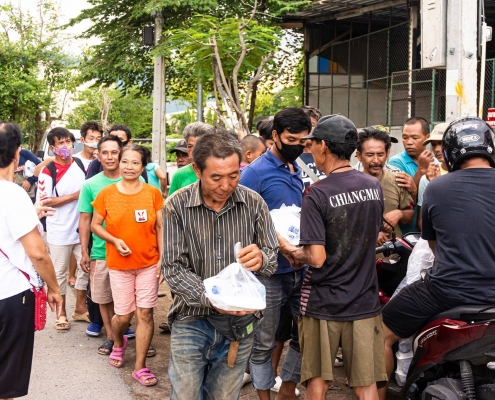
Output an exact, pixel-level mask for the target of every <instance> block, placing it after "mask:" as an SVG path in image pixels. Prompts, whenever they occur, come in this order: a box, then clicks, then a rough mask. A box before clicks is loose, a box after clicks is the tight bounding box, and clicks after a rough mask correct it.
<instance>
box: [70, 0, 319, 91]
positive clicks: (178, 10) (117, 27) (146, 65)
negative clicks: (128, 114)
mask: <svg viewBox="0 0 495 400" xmlns="http://www.w3.org/2000/svg"><path fill="white" fill-rule="evenodd" d="M88 3H89V4H91V5H92V7H91V8H88V9H85V10H82V12H81V14H80V15H79V16H78V17H77V18H74V19H73V20H71V21H70V25H75V24H77V23H79V22H81V21H84V20H86V19H88V20H90V21H91V22H92V26H91V27H90V28H89V29H88V30H87V31H85V32H84V34H83V35H82V37H83V38H90V37H94V36H96V37H98V38H100V39H101V43H100V44H98V45H96V46H93V47H92V48H91V49H89V50H88V51H87V52H85V54H84V55H83V60H82V63H81V69H82V77H83V79H85V80H86V81H92V80H94V82H95V86H100V85H101V84H104V85H106V86H111V85H113V84H117V85H118V87H119V88H122V89H123V90H127V89H129V88H131V87H139V88H140V90H141V92H143V93H146V94H151V92H152V88H153V54H152V51H153V48H152V47H146V46H144V45H143V41H142V30H143V28H144V27H145V26H151V25H152V24H153V21H152V19H151V16H150V15H151V13H152V12H153V11H154V10H161V12H162V14H163V16H164V21H165V23H164V29H165V30H173V29H176V28H181V27H184V26H185V25H187V23H188V22H190V20H191V18H194V16H195V15H197V14H198V13H199V14H204V15H209V16H212V17H216V18H218V19H220V20H222V19H225V18H238V19H239V18H240V17H242V16H248V15H249V13H250V10H251V9H252V4H253V0H245V1H232V0H126V1H121V0H88ZM310 4H311V1H310V0H291V1H285V0H266V1H263V3H262V5H261V6H260V7H259V8H258V12H257V13H256V16H255V20H256V21H257V22H259V23H260V24H265V25H271V24H272V23H274V22H276V21H277V18H278V17H279V16H281V15H282V14H284V13H287V12H293V11H296V10H298V9H300V8H302V7H304V6H309V5H310ZM166 61H167V63H166V75H167V76H166V79H167V87H168V88H169V89H170V90H171V91H169V92H168V93H167V95H171V96H172V97H174V98H186V99H188V100H190V99H191V97H192V96H194V95H193V94H194V93H195V92H196V85H197V82H194V81H192V80H188V81H187V84H182V85H181V86H180V78H184V76H181V72H182V71H181V70H177V69H175V68H174V67H173V65H171V62H170V61H171V60H170V59H169V58H168V59H167V60H166Z"/></svg>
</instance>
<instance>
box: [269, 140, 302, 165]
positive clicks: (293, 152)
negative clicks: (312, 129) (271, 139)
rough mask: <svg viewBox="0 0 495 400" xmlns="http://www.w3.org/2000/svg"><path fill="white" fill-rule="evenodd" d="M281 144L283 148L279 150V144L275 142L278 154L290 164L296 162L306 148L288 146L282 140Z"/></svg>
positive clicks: (294, 145)
mask: <svg viewBox="0 0 495 400" xmlns="http://www.w3.org/2000/svg"><path fill="white" fill-rule="evenodd" d="M280 144H281V145H282V147H281V148H279V147H278V145H277V142H275V146H276V147H277V150H278V152H279V153H280V155H281V156H282V157H283V158H285V159H286V160H287V161H289V162H290V163H293V162H294V161H296V160H297V157H299V156H300V155H301V154H302V153H303V151H304V146H303V145H302V144H286V143H284V142H282V140H280Z"/></svg>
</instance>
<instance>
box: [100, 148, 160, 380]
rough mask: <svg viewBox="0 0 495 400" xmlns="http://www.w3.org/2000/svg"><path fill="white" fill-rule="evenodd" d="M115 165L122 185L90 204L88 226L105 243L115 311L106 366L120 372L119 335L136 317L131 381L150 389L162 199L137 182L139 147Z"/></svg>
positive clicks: (142, 159) (141, 164)
mask: <svg viewBox="0 0 495 400" xmlns="http://www.w3.org/2000/svg"><path fill="white" fill-rule="evenodd" d="M119 161H120V173H121V175H122V178H123V179H122V180H121V181H120V182H118V183H116V184H114V185H110V186H107V187H105V188H104V189H102V191H101V192H100V193H99V194H98V196H97V197H96V199H95V201H94V202H93V203H92V205H93V207H94V212H93V220H92V222H91V230H92V231H93V232H94V233H95V234H96V235H97V236H98V237H100V238H101V239H103V240H105V241H106V242H107V246H106V247H107V266H108V269H109V274H110V286H111V288H112V297H113V301H114V307H115V315H114V317H113V318H112V328H113V333H114V347H113V350H112V353H111V354H110V359H109V362H110V365H112V366H113V367H116V368H120V367H122V366H123V364H124V355H125V350H126V347H127V338H125V337H124V336H123V335H124V332H125V330H126V329H127V328H128V326H129V322H130V321H131V318H132V317H133V315H134V311H136V319H137V327H136V363H135V366H134V372H133V373H132V377H133V378H134V379H136V380H137V381H138V382H139V383H140V384H142V385H144V386H153V385H156V383H157V380H156V377H155V375H153V374H152V373H151V371H150V370H149V369H148V368H146V354H147V351H148V347H149V345H150V343H151V338H152V337H153V307H155V306H156V305H157V304H158V283H159V279H160V260H161V254H162V206H163V198H162V194H161V192H160V191H159V190H158V189H157V188H155V187H154V186H152V185H148V184H147V183H144V182H141V181H140V180H139V177H140V176H141V174H142V173H143V170H144V168H145V167H146V164H147V161H146V154H145V151H144V149H143V148H142V147H141V146H136V145H129V146H127V147H124V149H123V150H122V151H121V152H120V155H119ZM103 222H105V226H106V229H105V228H103V226H102V225H103Z"/></svg>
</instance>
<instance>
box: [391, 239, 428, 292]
mask: <svg viewBox="0 0 495 400" xmlns="http://www.w3.org/2000/svg"><path fill="white" fill-rule="evenodd" d="M434 260H435V256H434V254H433V252H432V251H431V249H430V246H429V245H428V241H427V240H424V239H421V238H420V239H419V240H418V242H417V243H416V245H415V246H414V249H413V251H412V253H411V255H410V256H409V261H408V263H407V273H406V276H405V277H404V279H403V280H402V282H401V283H400V284H399V286H398V287H397V289H396V290H395V292H394V296H395V295H396V294H397V293H399V292H400V291H401V290H402V289H403V288H404V287H406V286H407V285H410V284H411V283H413V282H416V281H417V280H419V279H420V278H421V271H426V270H427V269H430V268H431V267H432V265H433V261H434ZM392 297H393V296H392Z"/></svg>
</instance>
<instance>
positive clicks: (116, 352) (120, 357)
mask: <svg viewBox="0 0 495 400" xmlns="http://www.w3.org/2000/svg"><path fill="white" fill-rule="evenodd" d="M126 348H127V338H126V337H125V336H124V347H113V348H112V352H111V353H110V357H109V358H108V362H109V363H110V365H111V366H112V367H115V368H122V367H123V366H124V355H125V349H126ZM112 360H114V361H119V362H120V364H119V365H115V364H112Z"/></svg>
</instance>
